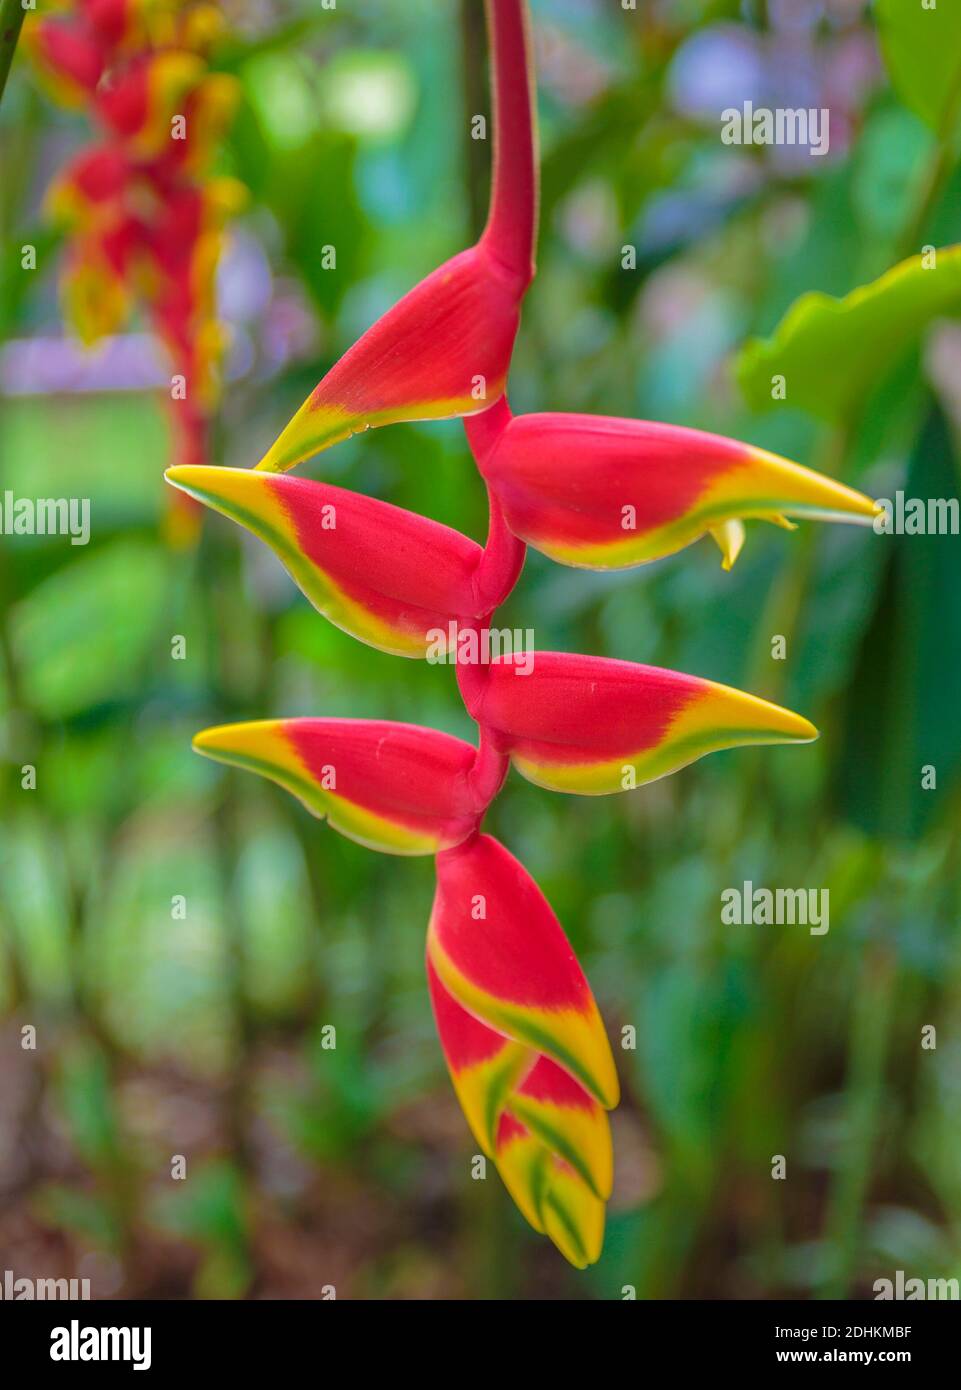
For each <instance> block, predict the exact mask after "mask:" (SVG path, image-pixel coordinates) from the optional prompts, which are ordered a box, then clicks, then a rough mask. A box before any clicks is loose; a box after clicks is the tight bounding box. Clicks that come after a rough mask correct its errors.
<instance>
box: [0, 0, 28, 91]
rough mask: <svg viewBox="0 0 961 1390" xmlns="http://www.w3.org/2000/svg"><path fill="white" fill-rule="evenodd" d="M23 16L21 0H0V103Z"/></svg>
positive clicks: (21, 26) (15, 49) (24, 12)
mask: <svg viewBox="0 0 961 1390" xmlns="http://www.w3.org/2000/svg"><path fill="white" fill-rule="evenodd" d="M25 14H26V11H25V10H24V8H23V4H22V0H0V101H2V100H3V93H4V91H5V90H6V86H7V77H8V75H9V73H10V66H11V64H12V63H13V55H14V53H15V52H16V51H17V41H18V39H19V38H20V30H21V29H22V28H23V21H24V16H25Z"/></svg>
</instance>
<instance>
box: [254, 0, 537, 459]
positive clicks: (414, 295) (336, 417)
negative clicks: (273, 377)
mask: <svg viewBox="0 0 961 1390" xmlns="http://www.w3.org/2000/svg"><path fill="white" fill-rule="evenodd" d="M486 6H487V15H488V27H489V32H490V36H491V43H490V48H491V68H492V84H493V97H494V163H493V173H492V178H491V201H490V212H489V215H488V219H487V225H486V227H485V229H484V231H483V233H482V235H481V237H480V240H479V241H478V242H477V244H476V245H475V246H472V247H471V248H470V249H469V250H467V251H462V252H461V253H460V254H459V255H457V256H454V257H453V258H452V259H451V260H449V261H445V262H444V264H443V265H441V266H439V267H438V269H437V270H435V271H433V272H432V273H431V274H430V275H428V276H427V278H426V279H425V280H422V281H421V282H420V284H418V285H415V287H414V288H413V289H412V290H410V291H409V292H408V293H407V294H406V295H405V296H404V298H403V299H401V300H399V301H398V303H397V304H395V305H394V307H393V308H392V309H389V310H388V312H387V313H386V314H384V315H383V317H382V318H380V319H378V320H377V322H376V323H375V324H374V325H373V326H372V327H371V328H369V329H368V330H367V332H366V333H365V334H364V335H363V337H361V338H360V339H358V341H357V342H356V343H355V344H354V346H353V347H352V348H350V350H349V351H348V352H347V353H345V354H344V356H343V357H342V358H341V359H340V360H339V361H338V362H337V363H336V364H335V365H334V366H333V367H331V369H330V371H329V372H328V373H327V375H326V376H325V377H324V378H323V380H322V381H321V382H320V384H319V385H318V386H317V387H316V388H315V390H314V391H313V393H312V394H311V395H310V396H309V397H308V399H307V400H306V401H305V402H304V404H303V405H302V406H301V408H300V410H299V411H298V412H297V414H296V415H295V416H294V418H293V419H292V420H291V421H290V423H289V424H288V425H287V427H286V428H285V429H284V431H283V432H282V434H281V435H280V437H279V438H278V439H277V441H276V443H275V444H274V445H273V446H272V447H271V448H270V449H269V450H268V452H267V454H266V455H265V456H264V458H263V459H262V460H261V461H260V463H259V464H258V465H257V467H258V468H262V469H266V470H268V471H270V472H275V473H279V472H285V471H286V470H287V469H289V468H294V467H295V466H296V465H297V464H298V463H301V462H302V461H303V460H304V459H306V458H309V457H310V456H311V454H316V453H318V452H319V451H320V450H321V449H327V448H329V447H330V446H331V445H332V444H336V443H338V442H339V441H340V440H342V439H346V438H347V437H348V436H349V435H352V434H357V433H359V432H360V431H361V430H366V429H371V428H376V427H378V426H380V425H390V424H394V423H396V422H398V421H402V420H435V419H448V418H451V417H453V416H459V415H471V414H474V413H476V412H478V411H482V410H486V409H487V407H488V406H489V405H491V404H492V403H493V402H494V401H496V400H497V399H498V398H499V397H500V396H501V395H502V394H503V392H504V390H505V388H506V385H507V372H508V368H509V367H510V360H511V352H512V350H513V347H514V339H515V337H516V335H517V329H518V325H519V323H520V308H521V301H522V300H523V298H524V294H525V292H526V290H527V287H528V285H529V284H530V282H531V280H532V279H533V276H534V250H535V239H536V228H537V160H536V154H535V128H534V99H533V68H532V64H531V59H530V42H529V36H528V29H527V15H526V5H525V3H524V0H486Z"/></svg>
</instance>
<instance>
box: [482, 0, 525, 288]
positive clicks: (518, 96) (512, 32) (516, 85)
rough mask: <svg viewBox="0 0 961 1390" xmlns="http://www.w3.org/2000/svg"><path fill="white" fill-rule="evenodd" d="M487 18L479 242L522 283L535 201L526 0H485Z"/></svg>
mask: <svg viewBox="0 0 961 1390" xmlns="http://www.w3.org/2000/svg"><path fill="white" fill-rule="evenodd" d="M487 22H488V27H489V32H490V35H491V45H490V46H491V65H492V70H493V73H492V87H493V104H494V159H493V172H492V175H491V201H490V212H489V214H488V218H487V226H486V227H485V228H484V232H483V235H482V237H481V244H482V245H486V247H487V249H488V250H489V251H490V252H491V254H492V255H493V256H494V257H495V258H496V259H497V260H498V261H499V262H500V263H501V264H502V265H504V266H506V267H507V268H508V269H509V270H510V271H511V272H512V273H513V274H515V275H517V276H519V277H520V279H521V281H522V283H523V285H524V287H526V286H527V285H529V284H530V282H531V280H532V279H533V278H534V252H535V247H536V239H537V202H538V183H537V179H538V175H537V151H536V148H535V146H536V133H535V110H536V108H535V94H534V69H533V64H532V62H531V52H530V31H529V24H528V16H527V3H526V0H487Z"/></svg>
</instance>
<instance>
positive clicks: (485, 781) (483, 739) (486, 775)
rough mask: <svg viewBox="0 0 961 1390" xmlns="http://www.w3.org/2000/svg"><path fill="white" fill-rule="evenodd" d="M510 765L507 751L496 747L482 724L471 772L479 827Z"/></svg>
mask: <svg viewBox="0 0 961 1390" xmlns="http://www.w3.org/2000/svg"><path fill="white" fill-rule="evenodd" d="M509 765H510V764H509V760H508V758H507V755H506V753H501V752H499V751H498V749H497V748H495V747H494V744H493V742H492V740H491V737H490V734H489V733H488V732H487V730H486V729H485V728H484V726H483V725H481V729H480V747H479V748H478V750H477V758H476V760H475V762H474V766H473V767H472V768H471V770H470V774H469V781H470V788H471V793H472V795H473V797H474V804H475V806H476V807H477V814H478V829H479V828H480V818H481V817H482V816H483V814H484V812H485V811H486V810H487V808H488V806H489V805H490V804H491V802H492V801H493V800H494V797H495V796H496V795H497V793H498V792H499V791H500V789H501V787H502V786H503V785H504V779H505V778H506V776H507V769H508V767H509Z"/></svg>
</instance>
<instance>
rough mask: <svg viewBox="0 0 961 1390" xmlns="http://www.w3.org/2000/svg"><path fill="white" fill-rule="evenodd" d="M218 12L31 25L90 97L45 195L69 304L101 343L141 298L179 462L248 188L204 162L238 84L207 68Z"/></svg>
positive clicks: (174, 7) (139, 4)
mask: <svg viewBox="0 0 961 1390" xmlns="http://www.w3.org/2000/svg"><path fill="white" fill-rule="evenodd" d="M223 25H224V21H223V18H222V16H221V14H220V11H219V10H218V9H217V7H215V6H213V5H207V4H194V3H190V0H75V3H71V4H69V5H66V6H64V7H63V13H62V14H58V15H57V16H55V17H53V18H50V19H40V20H38V21H36V22H35V23H32V24H28V25H27V29H26V39H27V43H28V47H29V48H30V49H31V51H32V54H33V57H34V59H35V62H36V66H37V69H38V72H39V74H40V76H41V78H42V80H43V81H44V84H45V86H46V87H47V88H48V90H50V91H51V93H52V94H53V95H54V97H55V98H56V99H58V100H60V101H61V102H62V103H63V104H65V105H68V106H74V107H79V108H81V109H83V110H85V111H86V112H87V113H88V115H89V117H90V120H91V123H92V125H93V127H94V129H95V132H96V138H95V143H94V144H92V145H91V146H89V147H88V148H87V149H85V150H83V151H82V152H81V153H80V154H79V155H78V156H76V157H75V158H74V159H73V160H72V161H71V163H70V164H69V165H68V166H67V167H66V168H65V169H64V170H63V171H62V172H61V173H60V174H59V175H58V176H57V178H56V179H55V180H54V182H53V183H52V185H51V187H50V188H49V190H48V194H47V207H48V210H49V211H50V213H51V215H52V216H54V217H55V218H56V219H57V220H58V221H59V222H60V223H61V224H62V225H63V226H64V227H65V228H66V230H67V248H66V254H65V261H64V269H63V274H62V277H61V296H62V300H63V306H64V314H65V317H66V319H67V322H68V323H69V324H70V326H71V327H72V328H73V330H74V332H75V333H76V334H77V336H78V337H79V338H80V340H81V342H82V343H84V344H85V345H86V346H93V345H94V344H96V343H97V342H99V341H100V340H101V339H102V338H104V337H106V336H107V335H109V334H111V333H115V332H117V331H119V330H120V329H121V328H122V327H123V326H124V324H125V323H126V322H127V320H128V319H129V318H130V316H131V314H132V313H133V311H134V309H135V307H137V306H138V305H139V306H141V307H142V308H143V310H144V312H145V314H146V316H147V319H148V321H149V323H150V326H151V328H152V329H153V331H154V332H155V334H156V335H157V337H158V339H159V340H160V341H161V343H162V344H163V347H164V350H165V353H166V355H167V358H168V359H169V362H170V365H171V368H172V372H173V377H172V381H171V390H170V393H169V401H170V418H171V428H172V431H173V435H174V448H175V457H176V458H177V459H178V460H179V461H180V462H183V463H185V464H198V463H202V462H203V461H204V459H205V457H206V453H207V435H208V430H209V421H210V418H211V415H212V412H213V410H214V409H215V407H216V404H217V399H218V395H219V365H220V360H221V358H222V355H223V350H224V345H225V337H224V333H223V330H222V328H221V326H220V325H219V324H218V322H217V318H216V304H215V276H216V270H217V264H218V261H219V258H220V255H221V252H222V249H223V242H224V227H225V225H226V223H227V221H228V220H229V218H230V217H231V216H233V215H234V214H235V213H236V212H237V211H238V210H239V208H240V207H241V206H242V203H243V200H244V196H245V195H244V190H243V188H242V187H241V185H240V184H238V183H237V182H236V181H235V180H233V179H223V178H212V177H211V176H210V172H209V170H210V165H211V161H212V157H213V154H214V151H215V150H216V147H217V145H218V143H219V141H220V140H221V139H222V137H223V135H224V133H225V131H226V129H227V127H228V125H229V123H230V121H231V119H232V117H233V113H234V109H235V106H236V103H237V99H238V94H239V86H238V83H237V81H236V79H235V78H233V77H231V76H229V75H227V74H224V73H212V72H210V71H209V69H208V62H207V59H208V54H209V51H210V49H211V47H212V45H213V44H214V42H215V41H216V39H217V38H218V36H219V35H220V33H221V31H222V29H223ZM174 497H175V498H178V499H179V500H178V501H177V505H176V507H175V508H174V509H173V510H172V511H171V513H170V516H169V518H168V533H169V536H170V538H171V540H172V541H174V543H183V542H187V541H189V540H190V539H192V538H193V536H194V535H195V532H196V526H197V517H198V516H199V509H198V508H196V507H195V506H194V504H193V503H192V502H191V501H190V500H189V499H187V498H186V497H185V496H184V495H183V494H174Z"/></svg>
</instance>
